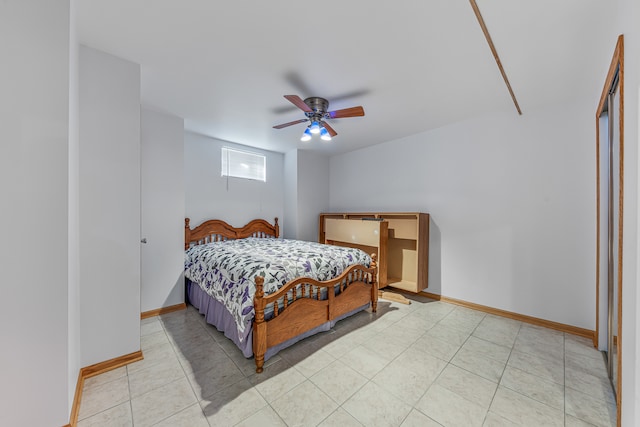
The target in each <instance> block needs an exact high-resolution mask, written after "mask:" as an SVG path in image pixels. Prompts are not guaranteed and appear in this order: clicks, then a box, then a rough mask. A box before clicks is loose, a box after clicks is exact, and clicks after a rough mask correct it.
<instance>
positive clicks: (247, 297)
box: [185, 237, 371, 336]
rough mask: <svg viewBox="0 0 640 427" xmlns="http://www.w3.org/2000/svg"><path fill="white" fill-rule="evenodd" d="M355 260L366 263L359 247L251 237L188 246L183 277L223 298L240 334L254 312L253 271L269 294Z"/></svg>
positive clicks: (327, 276) (323, 277) (366, 257)
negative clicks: (296, 280) (293, 282)
mask: <svg viewBox="0 0 640 427" xmlns="http://www.w3.org/2000/svg"><path fill="white" fill-rule="evenodd" d="M353 264H362V265H365V266H367V267H368V266H369V265H370V264H371V258H370V257H369V255H367V254H366V253H365V252H363V251H361V250H360V249H353V248H345V247H341V246H332V245H323V244H320V243H313V242H304V241H301V240H288V239H271V238H253V237H250V238H247V239H238V240H227V241H224V242H214V243H208V244H206V245H198V246H193V247H191V248H189V249H188V250H187V251H186V256H185V276H186V277H187V278H188V279H190V280H191V281H193V282H196V283H198V284H199V285H200V287H201V288H202V289H203V290H204V291H206V292H207V294H209V295H210V296H211V297H213V298H215V299H217V300H218V301H220V302H222V303H223V304H224V305H225V307H227V309H228V310H229V313H231V315H232V316H233V317H234V319H235V320H236V324H237V325H238V331H239V332H241V333H242V332H244V330H245V328H246V327H248V326H250V325H251V321H252V320H253V317H254V314H255V312H254V310H253V296H254V294H255V291H256V285H255V276H257V275H260V276H262V277H264V292H265V294H267V295H268V294H270V293H273V292H275V291H277V290H278V289H280V287H282V285H284V284H285V283H287V282H289V281H291V280H293V279H295V278H296V277H310V278H313V279H316V280H329V279H332V278H334V277H337V276H339V275H340V274H341V273H342V272H343V271H344V270H345V269H347V268H348V267H349V266H350V265H353ZM241 336H242V334H241Z"/></svg>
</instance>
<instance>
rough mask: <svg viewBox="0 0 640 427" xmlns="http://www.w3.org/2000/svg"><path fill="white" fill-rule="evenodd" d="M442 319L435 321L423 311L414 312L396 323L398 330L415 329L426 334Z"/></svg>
mask: <svg viewBox="0 0 640 427" xmlns="http://www.w3.org/2000/svg"><path fill="white" fill-rule="evenodd" d="M439 320H440V319H437V320H436V319H434V318H432V317H430V316H428V315H427V314H426V313H425V312H423V311H418V312H416V311H414V312H413V313H410V314H408V315H407V316H405V317H404V318H402V319H400V320H399V321H398V322H397V323H396V327H398V328H408V329H415V330H417V331H419V332H426V331H428V330H429V329H431V328H433V327H434V326H435V324H436V323H438V321H439Z"/></svg>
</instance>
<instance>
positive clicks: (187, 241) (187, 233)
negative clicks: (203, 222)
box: [184, 218, 191, 251]
mask: <svg viewBox="0 0 640 427" xmlns="http://www.w3.org/2000/svg"><path fill="white" fill-rule="evenodd" d="M189 221H191V220H190V219H189V218H185V219H184V250H185V251H186V250H187V249H189V244H190V242H191V228H190V227H189Z"/></svg>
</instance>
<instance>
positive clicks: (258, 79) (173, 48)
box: [76, 0, 615, 154]
mask: <svg viewBox="0 0 640 427" xmlns="http://www.w3.org/2000/svg"><path fill="white" fill-rule="evenodd" d="M606 3H607V2H603V1H599V0H526V1H525V0H478V6H479V8H480V10H481V12H482V14H483V16H484V19H485V22H486V24H487V27H488V29H489V32H490V33H491V36H492V37H493V41H494V43H495V46H496V48H497V51H498V53H499V55H500V58H501V61H502V64H503V66H504V68H505V70H506V72H507V75H508V77H509V80H510V82H511V85H512V87H513V90H514V92H515V94H516V97H517V99H518V102H519V104H520V107H521V109H522V111H523V114H524V115H526V114H527V110H529V109H533V108H538V107H540V106H541V105H544V104H554V103H559V102H563V101H565V100H569V99H574V98H579V97H585V96H588V95H590V94H591V93H593V94H599V88H600V87H601V84H602V82H603V81H604V76H605V74H606V68H607V65H608V64H603V63H602V60H601V58H602V55H603V54H604V55H605V57H607V56H608V55H609V53H608V52H609V51H611V52H612V51H613V47H614V45H615V39H608V37H609V35H610V26H608V23H610V22H611V19H612V12H611V11H609V10H608V9H607V4H606ZM76 8H77V24H78V36H79V39H80V42H81V43H83V44H85V45H87V46H90V47H93V48H96V49H99V50H102V51H105V52H108V53H111V54H114V55H116V56H119V57H121V58H124V59H127V60H130V61H133V62H135V63H138V64H140V65H141V73H142V77H141V79H142V93H141V97H142V104H143V105H144V106H146V107H149V108H152V109H155V110H158V111H164V112H168V113H171V114H174V115H177V116H179V117H183V118H184V119H185V128H186V129H188V130H191V131H193V132H197V133H202V134H205V135H209V136H211V137H214V138H218V139H222V140H226V141H230V142H234V143H239V144H245V145H250V146H254V147H258V148H262V149H267V150H273V151H279V152H286V151H289V150H292V149H295V148H301V149H313V150H320V151H323V152H326V153H330V154H336V153H342V152H346V151H351V150H355V149H357V148H361V147H364V146H369V145H374V144H379V143H382V142H386V141H390V140H394V139H398V138H401V137H404V136H407V135H411V134H416V133H419V132H423V131H426V130H429V129H434V128H437V127H440V126H443V125H446V124H449V123H453V122H456V121H460V120H464V119H466V118H469V117H474V116H478V115H481V114H485V113H490V112H494V111H508V112H512V113H513V114H514V115H517V112H516V110H515V107H514V105H513V103H512V101H511V98H510V96H509V93H508V91H507V89H506V86H505V84H504V82H503V80H502V77H501V76H500V73H499V71H498V68H497V66H496V63H495V60H494V58H493V56H492V54H491V52H490V50H489V47H488V45H487V42H486V40H485V38H484V35H483V34H482V31H481V29H480V26H479V24H478V22H477V20H476V17H475V15H474V14H473V9H472V8H471V5H470V3H469V1H468V0H403V1H394V2H391V1H387V2H373V1H370V0H369V1H365V0H349V1H337V0H326V1H324V2H320V3H311V2H304V1H294V0H272V1H257V0H253V1H248V0H245V1H221V0H218V1H215V0H179V1H178V0H80V1H77V2H76ZM288 94H295V95H299V96H300V97H301V98H303V99H304V98H305V97H307V96H321V97H324V98H327V99H328V100H329V101H330V109H331V110H335V109H341V108H347V107H351V106H355V105H362V106H363V107H364V109H365V113H366V115H365V117H356V118H347V119H335V120H331V121H330V124H331V126H332V127H333V128H334V129H335V130H336V131H337V132H338V136H336V137H335V138H334V139H333V140H332V141H331V142H324V141H321V140H320V139H319V138H317V137H315V138H314V139H313V140H312V141H310V142H306V143H305V142H300V135H301V134H302V131H303V130H304V128H305V125H304V124H298V125H295V126H290V127H288V128H285V129H281V130H276V129H273V128H272V126H273V125H276V124H280V123H285V122H289V121H293V120H296V119H300V118H304V116H303V113H302V112H301V111H300V110H298V109H296V108H295V107H294V106H293V105H292V104H291V103H289V102H288V101H287V100H286V99H284V98H283V95H288ZM595 102H597V100H594V108H595Z"/></svg>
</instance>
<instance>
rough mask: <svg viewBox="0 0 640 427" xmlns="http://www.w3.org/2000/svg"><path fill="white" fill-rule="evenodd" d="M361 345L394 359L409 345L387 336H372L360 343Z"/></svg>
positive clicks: (386, 357)
mask: <svg viewBox="0 0 640 427" xmlns="http://www.w3.org/2000/svg"><path fill="white" fill-rule="evenodd" d="M362 346H363V347H364V348H366V349H368V350H371V351H372V352H374V353H377V354H379V355H381V356H382V357H384V358H385V359H388V360H393V359H395V358H396V357H398V356H399V355H400V354H401V353H402V352H403V351H405V350H406V349H407V348H408V347H409V346H408V345H407V344H405V343H404V342H401V341H400V340H396V339H395V338H393V337H389V336H378V337H374V338H373V339H371V340H369V341H366V342H364V343H362Z"/></svg>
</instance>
